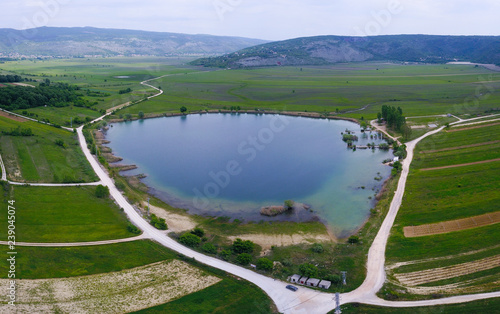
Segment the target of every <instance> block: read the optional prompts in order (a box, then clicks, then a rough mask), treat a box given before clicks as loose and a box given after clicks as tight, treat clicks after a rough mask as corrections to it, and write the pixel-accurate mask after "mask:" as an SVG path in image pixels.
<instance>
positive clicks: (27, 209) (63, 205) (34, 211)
mask: <svg viewBox="0 0 500 314" xmlns="http://www.w3.org/2000/svg"><path fill="white" fill-rule="evenodd" d="M95 189H96V188H95V187H93V186H89V187H27V186H11V187H10V193H9V196H8V197H9V199H12V200H15V201H16V204H15V205H16V209H17V215H16V235H17V237H16V238H17V241H19V242H30V243H39V242H46V243H59V242H89V241H101V240H114V239H121V238H128V237H133V236H135V235H134V234H133V233H130V232H129V231H128V230H127V226H128V222H127V218H126V217H125V215H124V214H123V213H122V212H121V211H120V209H119V208H118V206H116V205H115V204H114V203H113V202H112V201H111V199H109V198H107V199H100V198H97V197H96V196H95ZM0 221H1V222H2V223H1V224H0V237H1V238H3V239H7V226H8V224H7V215H3V216H2V217H1V218H0Z"/></svg>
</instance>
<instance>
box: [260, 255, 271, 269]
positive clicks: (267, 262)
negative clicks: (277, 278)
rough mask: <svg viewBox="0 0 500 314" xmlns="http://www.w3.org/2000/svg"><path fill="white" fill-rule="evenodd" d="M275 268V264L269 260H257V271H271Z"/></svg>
mask: <svg viewBox="0 0 500 314" xmlns="http://www.w3.org/2000/svg"><path fill="white" fill-rule="evenodd" d="M273 266H274V264H273V262H272V261H271V260H269V259H268V258H265V257H263V258H259V259H258V260H257V269H260V270H265V271H269V270H273Z"/></svg>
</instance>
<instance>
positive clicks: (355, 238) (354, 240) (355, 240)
mask: <svg viewBox="0 0 500 314" xmlns="http://www.w3.org/2000/svg"><path fill="white" fill-rule="evenodd" d="M347 242H349V243H351V244H356V243H359V237H358V236H355V235H353V236H350V237H349V239H347Z"/></svg>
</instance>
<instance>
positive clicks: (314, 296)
mask: <svg viewBox="0 0 500 314" xmlns="http://www.w3.org/2000/svg"><path fill="white" fill-rule="evenodd" d="M145 82H146V81H145ZM145 82H144V83H145ZM148 86H149V85H148ZM160 94H161V93H160ZM107 115H108V114H107ZM105 116H106V115H104V116H102V117H100V118H98V119H96V120H94V122H95V121H100V120H102V119H103V118H104V117H105ZM470 120H474V119H470ZM470 120H464V121H458V122H467V121H470ZM372 122H373V121H372ZM454 124H456V123H454ZM372 125H373V124H372ZM82 129H83V126H82V127H79V128H78V129H77V134H78V139H79V142H80V146H81V148H82V151H83V152H84V154H85V156H86V158H87V160H88V161H89V163H90V164H91V166H92V168H93V169H94V171H95V172H96V174H97V175H98V177H99V178H100V181H101V182H102V184H103V185H106V186H108V187H109V189H110V194H111V196H112V197H113V198H114V199H115V201H116V202H117V204H118V205H119V206H120V207H122V208H123V209H124V211H125V213H126V214H127V216H128V217H129V219H130V221H132V223H134V224H135V225H136V226H137V227H139V228H140V229H141V230H143V231H144V235H143V236H144V237H146V238H150V239H153V240H155V241H157V242H158V243H160V244H162V245H164V246H165V247H168V248H170V249H172V250H174V251H177V252H179V253H181V254H183V255H185V256H188V257H191V258H195V259H196V260H198V261H200V262H202V263H204V264H207V265H209V266H212V267H215V268H219V269H222V270H224V271H226V272H228V273H231V274H233V275H236V276H239V277H241V278H243V279H246V280H248V281H250V282H252V283H254V284H255V285H257V286H258V287H260V288H261V289H262V290H263V291H264V292H266V293H267V294H268V295H269V296H270V297H271V299H272V300H273V301H274V303H275V304H276V306H277V307H278V310H279V311H280V312H283V313H327V312H329V311H331V310H333V309H334V308H335V304H334V301H333V298H334V295H333V294H330V293H323V292H319V291H316V290H311V289H308V288H305V287H300V288H299V290H298V291H297V292H292V291H289V290H287V289H285V286H286V285H287V283H285V282H281V281H277V280H274V279H272V278H269V277H266V276H263V275H260V274H257V273H255V272H253V271H251V270H248V269H245V268H242V267H239V266H236V265H234V264H230V263H227V262H224V261H222V260H219V259H216V258H214V257H210V256H206V255H203V254H201V253H198V252H195V251H193V250H191V249H188V248H187V247H185V246H182V245H181V244H179V243H178V242H176V241H175V240H173V239H171V238H169V237H168V236H166V235H165V234H164V233H163V232H161V231H160V230H157V229H155V228H154V227H152V226H151V225H150V224H149V223H148V222H146V221H145V220H144V219H143V218H142V217H141V216H140V215H139V214H138V213H137V212H136V211H135V210H134V208H133V207H132V205H131V204H129V203H128V202H127V200H126V199H125V198H124V197H123V195H122V194H121V192H120V191H118V189H117V188H116V187H115V185H114V182H113V180H112V179H111V178H110V177H109V176H108V175H107V173H106V172H105V171H104V170H103V169H102V168H101V166H100V165H99V163H98V162H97V161H96V159H95V158H93V156H92V155H91V154H90V151H89V150H88V148H87V145H86V142H85V138H84V136H83V132H82ZM442 129H443V127H442V128H439V129H437V130H434V131H431V132H429V133H427V134H425V135H424V136H422V137H420V138H418V139H416V140H413V141H411V142H409V143H407V144H406V145H407V151H408V156H407V158H406V159H405V160H404V161H403V171H402V174H401V177H400V180H399V182H398V188H397V190H396V192H395V195H394V198H393V201H392V202H391V205H390V209H389V212H388V214H387V217H386V218H385V219H384V222H383V223H382V226H381V228H380V230H379V232H378V234H377V236H376V237H375V240H374V242H373V244H372V246H371V248H370V250H369V253H368V262H367V277H366V279H365V281H364V282H363V284H362V285H361V286H360V287H359V288H358V289H356V290H354V291H352V292H349V293H345V294H342V296H341V303H342V304H345V303H352V302H359V303H365V304H373V305H381V306H387V307H415V306H431V305H440V304H453V303H461V302H468V301H473V300H480V299H485V298H492V297H500V291H499V292H492V293H485V294H476V295H464V296H457V297H450V298H443V299H438V300H426V301H411V302H410V301H408V302H406V301H405V302H392V301H386V300H382V299H379V298H378V297H377V296H376V295H375V294H376V292H377V291H378V290H380V288H381V287H382V286H383V284H384V282H385V278H386V277H385V270H384V263H385V248H386V244H387V239H388V237H389V233H390V230H391V228H392V225H393V223H394V220H395V218H396V215H397V212H398V210H399V207H400V205H401V202H402V198H403V194H404V189H405V185H406V179H407V177H408V172H409V167H410V163H411V161H412V159H413V150H414V148H415V146H416V144H417V143H418V142H419V141H420V140H422V139H423V138H425V137H427V136H429V135H432V134H435V133H437V132H440V131H441V130H442ZM0 161H1V159H0ZM2 166H3V163H2ZM3 173H4V172H3ZM2 176H3V175H2Z"/></svg>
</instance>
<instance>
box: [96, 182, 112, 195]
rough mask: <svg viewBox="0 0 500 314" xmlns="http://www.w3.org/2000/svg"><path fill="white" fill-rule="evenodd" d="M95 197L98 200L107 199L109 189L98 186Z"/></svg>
mask: <svg viewBox="0 0 500 314" xmlns="http://www.w3.org/2000/svg"><path fill="white" fill-rule="evenodd" d="M95 196H97V197H98V198H105V197H108V196H109V188H108V187H107V186H104V185H102V184H99V185H98V186H96V188H95Z"/></svg>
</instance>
